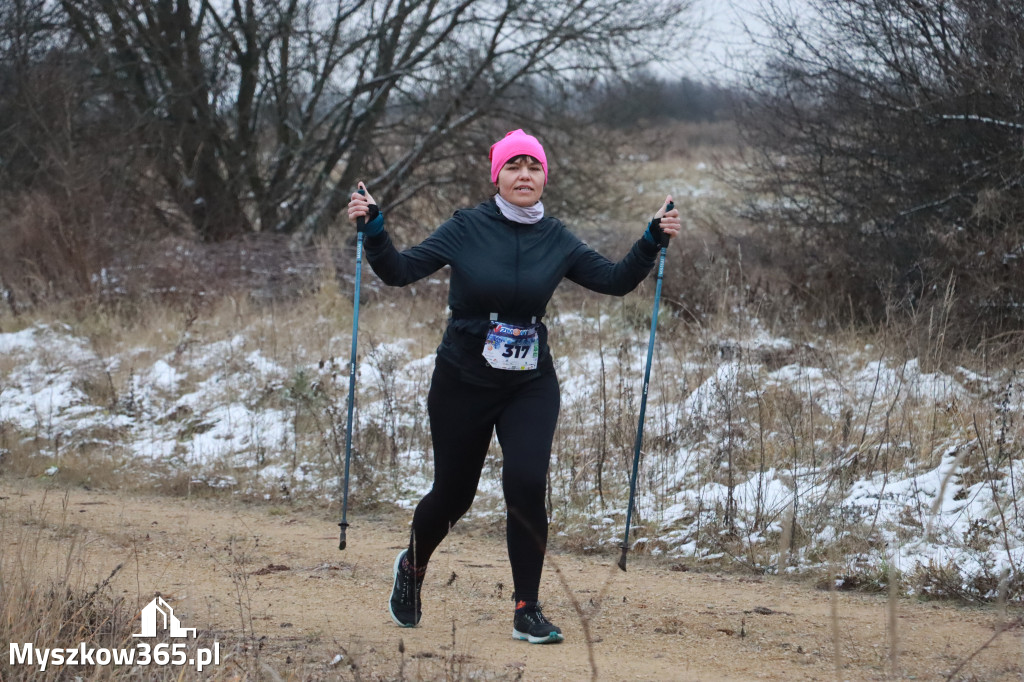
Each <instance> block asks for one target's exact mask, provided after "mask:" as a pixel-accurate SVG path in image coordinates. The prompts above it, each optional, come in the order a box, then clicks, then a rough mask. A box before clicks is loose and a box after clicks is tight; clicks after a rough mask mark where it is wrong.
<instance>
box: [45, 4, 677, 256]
mask: <svg viewBox="0 0 1024 682" xmlns="http://www.w3.org/2000/svg"><path fill="white" fill-rule="evenodd" d="M692 1H693V0H646V1H645V2H635V3H621V2H615V1H614V0H574V1H573V2H567V3H552V2H545V1H543V0H351V1H346V2H338V3H325V2H320V1H318V0H278V1H273V2H256V1H255V0H232V2H230V3H228V2H220V3H217V2H210V1H207V0H198V1H197V0H153V1H151V2H145V3H139V2H135V1H134V0H61V3H60V4H61V7H62V8H63V9H64V11H65V12H66V14H67V17H68V21H69V26H70V27H71V29H72V31H73V33H74V35H75V36H77V38H78V39H79V40H80V41H81V42H82V44H83V45H84V46H86V47H87V48H88V49H89V51H90V53H91V54H92V58H93V60H94V63H95V67H96V70H97V72H98V73H100V74H102V75H103V87H104V88H105V89H106V90H107V91H108V92H109V94H110V95H111V102H112V104H111V106H116V107H119V108H121V109H122V110H123V111H131V112H133V113H134V114H135V116H136V117H137V120H138V122H139V126H140V132H141V133H143V134H142V137H141V138H140V139H144V140H145V141H146V144H148V145H151V146H152V148H154V149H156V150H157V158H158V160H159V163H158V167H159V169H160V174H161V177H162V178H163V181H164V182H166V184H167V186H168V187H169V189H170V190H171V192H172V194H173V196H174V197H175V199H176V201H177V203H178V204H179V205H180V206H181V207H182V208H183V209H184V210H185V211H186V212H187V214H188V215H189V216H190V218H191V221H192V223H193V224H194V225H195V227H196V229H197V230H198V232H199V233H200V234H201V235H202V236H203V237H204V238H206V239H209V240H219V239H224V238H228V237H231V236H233V235H236V234H240V233H244V232H247V231H250V230H262V231H269V230H273V231H279V232H288V233H293V232H299V233H303V234H314V233H316V232H319V231H322V230H324V229H325V228H326V227H327V226H328V225H329V224H331V222H332V221H333V220H334V219H335V218H336V216H337V215H338V213H339V212H340V210H341V208H342V207H343V206H344V205H345V204H346V203H347V201H348V192H349V191H350V190H351V187H352V185H353V183H354V181H355V179H356V178H357V177H364V178H366V179H367V180H368V181H372V183H373V184H374V186H375V188H376V189H378V190H379V193H380V195H381V196H382V197H387V198H389V204H391V205H394V204H398V203H401V202H403V201H406V200H407V199H408V198H410V197H411V196H414V195H415V194H416V193H417V192H418V191H420V190H421V189H422V188H424V187H427V186H431V185H433V186H436V185H437V184H439V183H443V182H445V181H446V179H448V176H449V175H450V174H451V173H453V172H454V171H456V170H458V169H459V168H461V167H463V166H464V165H465V164H464V163H463V159H462V154H461V151H460V144H465V141H466V140H469V139H473V138H474V136H476V137H477V138H479V139H487V140H489V141H490V138H491V137H493V136H494V135H495V134H497V132H498V131H499V130H500V129H501V126H502V125H504V123H505V122H504V121H502V118H503V117H505V118H507V117H509V116H510V115H511V114H515V116H516V117H517V118H518V117H519V116H526V117H529V116H530V114H531V111H530V106H528V105H525V104H524V92H530V91H532V88H530V86H533V87H534V88H535V87H537V86H540V85H543V87H544V89H545V90H546V91H547V92H552V91H557V89H558V88H559V87H562V86H566V87H567V86H568V85H569V84H570V83H573V82H580V81H581V80H585V79H584V77H585V76H588V75H589V76H593V75H595V74H601V73H607V72H609V71H612V70H616V69H629V68H634V67H637V66H639V65H642V64H645V63H649V62H650V61H651V60H652V59H655V58H656V57H657V56H658V55H659V54H661V55H665V54H670V53H671V51H672V50H674V49H677V48H678V46H679V45H680V42H681V38H683V37H684V36H685V35H686V33H687V32H686V31H685V30H681V29H680V26H682V25H683V24H681V22H680V19H681V18H682V17H683V16H684V15H685V14H686V13H687V12H688V10H689V9H690V6H691V4H692ZM532 113H533V114H534V115H537V114H538V112H536V111H533V112H532ZM537 117H538V118H541V117H540V116H537ZM499 121H501V123H500V124H499ZM479 139H476V140H474V142H479ZM474 152H475V153H476V154H479V146H478V145H477V146H476V148H475V149H474ZM427 167H429V171H428V170H426V168H427Z"/></svg>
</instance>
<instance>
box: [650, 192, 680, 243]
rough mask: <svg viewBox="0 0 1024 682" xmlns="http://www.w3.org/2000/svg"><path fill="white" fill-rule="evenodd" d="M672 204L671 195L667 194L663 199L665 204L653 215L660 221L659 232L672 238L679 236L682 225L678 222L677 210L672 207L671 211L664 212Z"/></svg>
mask: <svg viewBox="0 0 1024 682" xmlns="http://www.w3.org/2000/svg"><path fill="white" fill-rule="evenodd" d="M671 203H672V195H671V194H669V195H668V196H667V197H665V202H664V203H663V204H662V205H661V208H659V209H658V212H657V213H655V214H654V217H655V218H658V219H660V226H661V231H662V232H664V233H665V234H667V235H668V236H669V238H670V239H671V238H672V237H675V236H678V235H679V230H680V229H681V228H682V223H681V222H680V220H679V209H677V208H675V207H673V208H672V210H671V211H666V210H665V209H666V208H668V205H669V204H671Z"/></svg>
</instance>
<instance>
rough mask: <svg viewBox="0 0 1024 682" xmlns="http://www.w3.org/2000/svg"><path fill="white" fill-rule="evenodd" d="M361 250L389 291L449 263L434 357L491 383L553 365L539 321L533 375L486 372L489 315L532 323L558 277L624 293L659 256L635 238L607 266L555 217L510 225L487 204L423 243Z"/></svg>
mask: <svg viewBox="0 0 1024 682" xmlns="http://www.w3.org/2000/svg"><path fill="white" fill-rule="evenodd" d="M365 246H366V257H367V261H368V262H369V264H370V266H371V267H372V268H373V271H374V272H375V273H377V275H378V276H379V277H380V278H381V280H382V281H383V282H384V283H385V284H388V285H391V286H405V285H406V284H410V283H412V282H415V281H417V280H419V279H422V278H423V277H426V276H427V275H430V274H431V273H434V272H436V271H437V270H439V269H441V268H442V267H444V266H445V265H450V266H451V281H450V287H449V292H448V307H449V308H450V309H451V311H452V316H451V318H450V320H449V322H448V327H447V329H446V330H445V334H444V338H443V339H442V341H441V345H440V346H439V347H438V349H437V354H438V357H439V358H442V359H444V360H447V361H449V362H451V363H453V364H455V365H456V366H458V367H460V368H461V369H462V370H463V376H464V378H466V379H470V380H471V379H473V378H476V379H478V380H482V381H485V382H487V383H497V384H506V383H508V382H509V381H518V380H522V379H528V378H532V377H534V376H537V373H538V372H540V371H543V370H545V369H550V368H551V367H552V361H551V353H550V351H549V349H548V344H547V328H546V327H545V326H544V325H543V323H541V324H540V325H539V331H540V358H539V361H540V364H539V366H538V370H536V371H532V372H530V371H527V372H513V371H507V370H499V369H494V368H492V367H490V365H488V364H487V361H486V360H484V358H483V356H482V355H481V352H482V350H483V341H484V339H485V338H486V337H487V332H488V329H489V316H490V314H491V313H497V314H498V319H499V320H502V321H503V322H508V323H512V324H520V325H525V324H529V323H530V318H532V317H536V318H537V320H538V321H539V320H540V319H541V318H542V317H543V316H544V314H545V312H546V308H547V304H548V301H549V300H551V296H552V294H553V293H554V291H555V288H556V287H557V286H558V284H559V282H561V281H562V278H563V277H565V278H568V279H570V280H572V281H573V282H576V283H577V284H579V285H581V286H584V287H586V288H588V289H591V290H593V291H597V292H599V293H602V294H612V295H616V296H622V295H625V294H627V293H629V292H630V291H632V290H633V289H635V288H636V286H637V285H638V284H639V283H640V282H641V281H642V280H643V279H644V277H646V276H647V274H648V273H649V272H650V271H651V268H652V267H653V266H654V261H655V258H656V256H657V255H658V247H657V246H655V245H654V244H653V243H651V242H649V241H648V240H646V239H643V238H640V239H638V240H637V241H636V243H635V244H633V248H632V249H630V251H629V253H628V254H626V256H625V257H624V258H623V259H622V260H620V261H619V262H618V263H613V262H612V261H610V260H608V259H607V258H605V257H604V256H602V255H601V254H599V253H598V252H597V251H594V250H593V249H592V248H590V247H589V246H587V245H586V244H585V243H584V242H582V241H580V239H579V238H577V237H576V236H575V235H573V234H572V233H571V232H570V231H569V230H568V228H566V226H565V225H563V224H562V222H561V221H559V220H557V219H556V218H548V217H545V218H543V219H542V220H541V221H540V222H538V223H536V224H533V225H526V224H523V223H517V222H513V221H511V220H509V219H507V218H505V217H504V216H503V215H502V214H501V212H500V211H499V210H498V207H497V205H496V204H495V203H494V200H493V199H492V200H491V201H486V202H484V203H482V204H480V205H479V206H477V207H476V208H472V209H465V210H460V211H456V212H455V214H454V215H453V216H452V217H451V218H450V219H449V220H447V221H445V222H444V223H443V224H442V225H441V226H440V227H439V228H437V230H435V231H434V233H433V234H431V235H430V236H429V237H427V238H426V239H425V240H423V242H421V243H420V244H418V245H417V246H414V247H412V248H409V249H407V250H405V251H402V252H399V251H398V250H397V249H395V247H394V245H393V244H392V243H391V238H390V237H389V236H388V234H387V232H384V233H382V234H380V235H377V236H375V237H370V238H367V239H366V244H365ZM510 375H515V376H510Z"/></svg>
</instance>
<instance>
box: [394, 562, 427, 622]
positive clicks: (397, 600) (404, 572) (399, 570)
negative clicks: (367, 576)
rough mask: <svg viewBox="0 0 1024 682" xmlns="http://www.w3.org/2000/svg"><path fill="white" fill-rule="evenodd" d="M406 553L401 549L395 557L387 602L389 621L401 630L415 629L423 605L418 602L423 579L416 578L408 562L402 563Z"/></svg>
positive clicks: (421, 613)
mask: <svg viewBox="0 0 1024 682" xmlns="http://www.w3.org/2000/svg"><path fill="white" fill-rule="evenodd" d="M408 551H409V550H407V549H403V550H402V551H401V552H399V553H398V556H397V557H395V568H394V575H395V584H394V586H393V587H392V588H391V600H390V601H389V602H388V613H390V614H391V620H393V621H395V624H396V625H398V626H399V627H403V628H413V627H416V624H417V623H419V622H420V617H421V616H422V615H423V604H422V602H421V601H420V588H421V587H423V578H422V577H421V578H417V577H416V575H415V571H414V570H413V569H412V567H411V566H409V564H408V562H404V561H402V560H403V559H404V558H405V555H406V553H408Z"/></svg>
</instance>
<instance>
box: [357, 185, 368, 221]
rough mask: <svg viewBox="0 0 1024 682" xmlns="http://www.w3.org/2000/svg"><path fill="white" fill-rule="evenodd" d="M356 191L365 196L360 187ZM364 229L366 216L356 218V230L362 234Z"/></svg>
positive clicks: (364, 191) (363, 190)
mask: <svg viewBox="0 0 1024 682" xmlns="http://www.w3.org/2000/svg"><path fill="white" fill-rule="evenodd" d="M356 191H357V192H359V193H360V194H362V195H363V196H366V190H365V189H363V188H362V187H360V188H359V189H357V190H356ZM364 227H366V216H359V217H358V218H356V230H357V231H359V232H362V231H363V228H364Z"/></svg>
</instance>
